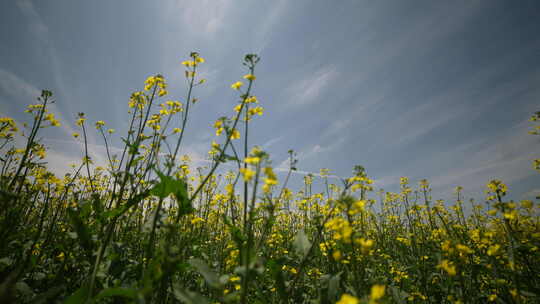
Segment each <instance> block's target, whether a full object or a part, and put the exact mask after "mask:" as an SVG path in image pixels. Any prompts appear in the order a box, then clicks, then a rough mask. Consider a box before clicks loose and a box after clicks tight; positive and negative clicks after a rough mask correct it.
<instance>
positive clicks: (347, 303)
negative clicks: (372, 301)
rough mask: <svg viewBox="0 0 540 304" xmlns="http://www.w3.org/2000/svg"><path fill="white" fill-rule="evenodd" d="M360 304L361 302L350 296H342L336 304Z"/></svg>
mask: <svg viewBox="0 0 540 304" xmlns="http://www.w3.org/2000/svg"><path fill="white" fill-rule="evenodd" d="M358 303H360V300H359V299H358V298H357V297H355V296H351V295H350V294H346V293H344V294H342V295H341V298H340V299H339V301H337V302H336V304H358Z"/></svg>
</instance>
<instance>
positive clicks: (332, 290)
mask: <svg viewBox="0 0 540 304" xmlns="http://www.w3.org/2000/svg"><path fill="white" fill-rule="evenodd" d="M341 273H342V272H339V273H338V274H336V275H334V276H332V277H331V278H330V280H328V299H329V300H330V301H335V300H336V299H337V297H338V294H339V281H340V280H341Z"/></svg>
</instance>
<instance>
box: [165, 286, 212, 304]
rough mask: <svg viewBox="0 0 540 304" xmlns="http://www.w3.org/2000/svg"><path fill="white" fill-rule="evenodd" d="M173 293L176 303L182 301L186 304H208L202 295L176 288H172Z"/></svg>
mask: <svg viewBox="0 0 540 304" xmlns="http://www.w3.org/2000/svg"><path fill="white" fill-rule="evenodd" d="M173 293H174V296H175V298H176V299H177V300H178V301H182V302H184V303H186V304H209V303H210V301H209V300H208V299H207V298H205V297H203V296H202V295H200V294H198V293H196V292H193V291H189V290H183V289H182V288H179V287H178V286H174V287H173Z"/></svg>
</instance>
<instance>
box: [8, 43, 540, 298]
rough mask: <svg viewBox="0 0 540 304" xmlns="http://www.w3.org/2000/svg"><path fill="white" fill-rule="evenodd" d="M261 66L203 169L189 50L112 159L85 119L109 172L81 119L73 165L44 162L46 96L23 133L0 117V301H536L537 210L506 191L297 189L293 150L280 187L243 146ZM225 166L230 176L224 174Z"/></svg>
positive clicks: (134, 109) (150, 85)
mask: <svg viewBox="0 0 540 304" xmlns="http://www.w3.org/2000/svg"><path fill="white" fill-rule="evenodd" d="M258 61H259V58H258V57H257V56H256V55H247V56H246V57H245V59H244V63H243V64H244V65H245V66H246V68H247V70H248V71H247V74H246V75H245V76H244V77H243V78H244V79H243V80H242V81H238V82H235V83H233V84H232V86H231V88H232V89H234V90H237V91H238V92H239V100H238V103H237V104H236V105H233V106H234V111H233V112H232V113H233V115H232V116H231V117H222V118H219V119H218V120H216V122H215V123H214V127H215V129H216V136H217V138H218V139H221V143H217V142H212V143H211V145H210V151H209V153H208V161H207V164H208V165H207V166H206V167H203V168H192V165H193V163H192V161H191V160H190V158H189V156H187V155H183V156H182V153H181V152H182V147H183V145H182V144H183V143H184V142H183V138H184V134H185V132H187V129H188V124H187V121H188V117H189V115H190V107H194V106H197V98H194V97H193V96H194V92H195V89H196V88H197V87H198V86H200V85H202V84H204V82H205V80H204V79H199V78H198V74H197V69H198V68H199V67H200V65H202V64H203V63H204V59H203V58H202V57H200V56H199V54H197V53H192V54H191V55H190V58H189V59H188V60H186V61H184V62H182V64H183V65H184V66H185V69H186V71H185V76H186V80H187V94H186V97H185V99H184V101H183V102H180V101H174V100H168V99H166V98H167V96H168V91H167V83H166V80H165V78H164V77H163V76H161V75H156V76H152V77H149V78H148V79H147V80H146V82H145V86H144V89H143V90H141V91H139V92H135V93H133V94H132V95H131V98H130V100H129V103H128V105H129V115H130V117H131V120H130V124H129V126H130V129H129V131H128V133H127V134H126V135H125V137H122V141H123V142H124V143H125V145H124V148H123V150H122V152H119V153H113V152H112V151H111V150H110V149H109V148H110V147H109V145H110V143H111V141H113V140H114V138H113V137H114V136H116V135H115V131H114V130H113V129H106V128H105V125H106V124H105V122H103V121H97V122H95V128H96V129H97V132H98V134H100V135H101V136H102V137H103V141H104V145H105V146H106V148H107V164H106V165H103V166H98V165H97V164H94V163H93V160H92V158H91V155H90V154H89V151H88V147H87V145H88V143H87V132H90V129H93V127H92V128H89V123H88V122H87V121H86V117H85V115H84V114H83V113H79V115H78V117H77V118H76V124H77V126H78V127H79V128H80V131H79V132H80V134H79V133H74V134H73V136H74V137H75V140H77V141H79V142H80V143H81V145H82V147H84V151H83V152H84V155H83V158H82V161H81V163H80V164H79V165H78V166H75V167H74V168H73V171H72V172H71V173H68V174H66V175H65V176H56V175H55V174H54V173H53V172H51V171H50V170H51V168H48V167H47V164H46V163H45V162H44V161H43V159H44V158H45V157H46V153H47V151H46V146H45V145H44V144H43V143H42V142H41V141H40V140H39V138H40V136H39V135H38V133H39V132H40V131H41V130H42V129H43V128H48V127H57V126H60V125H61V122H60V121H58V120H57V119H56V118H55V115H54V114H53V113H50V112H49V110H48V109H49V106H50V104H51V103H52V102H53V94H52V93H51V92H49V91H43V92H42V95H41V97H39V98H38V101H39V103H37V104H34V105H30V106H29V107H28V109H27V110H26V112H28V114H29V115H30V117H31V124H29V125H25V126H24V128H22V129H21V130H19V127H18V125H17V123H16V122H15V120H13V119H11V118H7V117H5V118H0V140H1V141H2V142H1V143H0V144H1V146H0V148H1V151H2V154H1V158H0V161H1V170H2V171H1V177H0V204H1V205H0V274H1V277H0V279H1V284H0V303H94V302H96V303H321V304H322V303H340V304H345V303H349V304H350V303H352V304H354V303H404V302H413V303H486V302H494V303H532V302H536V303H537V302H538V301H540V275H539V274H540V250H539V249H540V217H539V211H540V205H539V204H538V203H537V202H533V201H530V200H523V201H521V202H514V201H507V200H505V195H506V193H507V191H508V189H507V187H506V185H505V184H504V183H503V182H502V181H500V180H492V181H490V182H489V183H488V184H487V190H486V193H487V199H486V202H485V203H481V204H477V203H475V202H474V201H472V200H471V201H470V202H464V201H463V195H462V193H461V190H462V189H461V188H460V187H458V188H456V196H455V200H454V201H453V202H448V201H447V202H444V201H442V200H433V199H432V194H431V189H430V186H429V183H428V181H427V180H421V181H420V182H419V185H418V187H416V186H414V185H412V184H410V182H409V180H408V179H407V178H406V177H403V178H401V183H400V184H401V191H400V192H399V193H392V192H385V191H383V190H378V191H375V190H374V189H373V186H372V183H373V181H372V180H371V179H370V178H369V176H368V175H367V172H366V171H365V170H364V168H363V167H361V166H355V167H354V170H353V174H352V176H351V177H350V178H347V179H341V181H340V182H339V183H338V184H332V183H331V182H330V181H335V180H337V181H339V180H340V179H338V178H336V177H332V179H330V177H331V176H330V173H329V171H328V170H326V169H322V170H321V172H320V174H309V175H306V176H305V178H304V187H303V188H302V189H300V190H299V191H293V190H291V189H289V188H288V180H289V177H290V175H291V173H292V172H293V171H295V170H296V168H295V166H296V159H295V154H294V152H293V151H290V161H289V165H290V166H289V171H288V173H287V175H286V177H285V178H284V179H283V180H282V181H278V178H277V175H276V173H275V172H274V168H273V167H272V165H271V162H270V158H269V155H268V154H267V153H265V152H264V151H262V150H261V149H260V148H258V147H250V145H249V141H248V134H249V132H248V131H249V126H250V124H251V123H252V122H253V120H254V118H255V117H256V116H260V115H262V114H263V108H262V107H261V106H260V103H259V101H258V100H257V98H256V97H255V96H254V95H253V94H252V91H253V85H254V83H255V80H256V77H255V67H256V64H257V62H258ZM243 88H245V90H243ZM539 119H540V113H536V114H535V115H534V116H533V118H532V120H533V121H537V120H539ZM539 129H540V128H539V127H538V126H536V127H535V129H534V130H533V131H532V133H533V134H537V132H538V130H539ZM23 141H24V142H25V144H24V145H21V144H20V143H21V142H23ZM218 141H219V140H218ZM223 163H228V164H229V165H228V166H227V167H226V168H235V170H230V171H227V172H226V171H225V170H224V169H223V168H221V169H219V170H218V168H219V167H220V165H222V164H223ZM533 166H534V167H535V169H537V170H539V169H540V160H536V161H534V164H533ZM315 179H318V181H317V183H318V184H319V185H321V187H320V190H321V191H322V192H315V191H314V189H316V187H313V186H314V180H315ZM465 205H467V206H465ZM465 207H466V208H465ZM465 209H466V210H470V211H464V210H465Z"/></svg>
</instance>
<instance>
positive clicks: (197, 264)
mask: <svg viewBox="0 0 540 304" xmlns="http://www.w3.org/2000/svg"><path fill="white" fill-rule="evenodd" d="M189 264H190V265H191V266H193V267H194V268H195V269H197V271H198V272H199V273H200V274H201V275H202V276H203V277H204V280H205V281H206V283H208V285H210V286H211V287H214V288H221V283H220V281H219V278H218V276H217V274H216V273H215V272H214V271H212V269H210V267H209V266H208V265H206V263H205V262H204V261H203V260H201V259H197V258H193V259H190V260H189Z"/></svg>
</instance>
